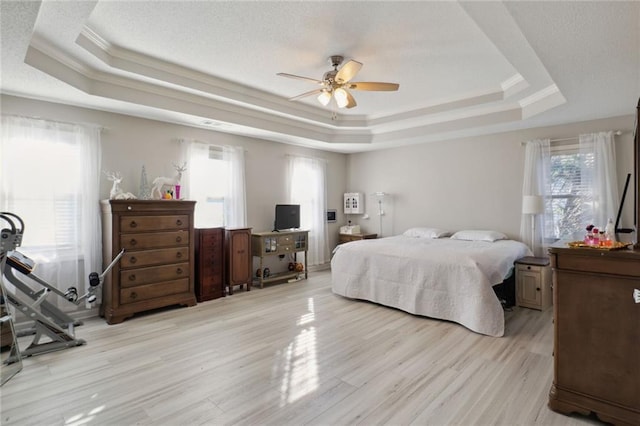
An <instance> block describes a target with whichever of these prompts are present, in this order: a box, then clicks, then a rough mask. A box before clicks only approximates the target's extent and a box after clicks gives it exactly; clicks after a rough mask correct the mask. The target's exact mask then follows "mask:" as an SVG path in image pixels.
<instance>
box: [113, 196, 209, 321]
mask: <svg viewBox="0 0 640 426" xmlns="http://www.w3.org/2000/svg"><path fill="white" fill-rule="evenodd" d="M194 206H195V201H178V200H104V201H101V209H102V230H103V231H102V233H103V235H102V241H103V263H104V265H107V264H109V263H110V262H111V259H113V258H114V257H115V256H116V255H117V254H118V253H119V252H120V250H121V249H123V248H124V249H125V254H124V256H123V257H122V258H121V259H120V262H118V263H116V265H115V266H114V267H113V269H112V270H111V272H110V273H109V274H107V277H106V279H105V281H104V283H103V300H102V305H101V308H100V313H101V315H103V316H104V317H105V319H106V320H107V322H108V323H109V324H117V323H120V322H122V321H124V320H125V319H126V318H128V317H131V316H133V315H134V314H135V313H138V312H142V311H147V310H150V309H156V308H161V307H165V306H170V305H187V306H193V305H195V304H196V298H195V293H194V282H195V280H194V236H193V233H194V231H193V209H194Z"/></svg>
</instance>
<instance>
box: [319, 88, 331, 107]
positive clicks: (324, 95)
mask: <svg viewBox="0 0 640 426" xmlns="http://www.w3.org/2000/svg"><path fill="white" fill-rule="evenodd" d="M318 101H319V102H320V103H321V104H322V105H324V106H327V105H329V102H331V93H329V92H328V91H327V90H323V91H322V92H320V94H319V95H318Z"/></svg>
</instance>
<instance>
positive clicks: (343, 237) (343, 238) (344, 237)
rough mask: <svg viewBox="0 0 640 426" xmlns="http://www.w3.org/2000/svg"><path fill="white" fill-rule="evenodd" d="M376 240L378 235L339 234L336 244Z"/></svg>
mask: <svg viewBox="0 0 640 426" xmlns="http://www.w3.org/2000/svg"><path fill="white" fill-rule="evenodd" d="M375 238H378V234H340V235H339V237H338V244H342V243H348V242H349V241H358V240H373V239H375Z"/></svg>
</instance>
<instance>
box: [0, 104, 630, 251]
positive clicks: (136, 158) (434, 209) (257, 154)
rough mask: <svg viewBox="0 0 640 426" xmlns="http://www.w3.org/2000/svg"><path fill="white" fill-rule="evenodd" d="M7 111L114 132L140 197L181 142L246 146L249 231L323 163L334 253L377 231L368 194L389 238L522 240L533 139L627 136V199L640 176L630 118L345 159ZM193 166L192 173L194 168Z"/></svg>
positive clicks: (78, 115)
mask: <svg viewBox="0 0 640 426" xmlns="http://www.w3.org/2000/svg"><path fill="white" fill-rule="evenodd" d="M0 101H1V104H2V113H4V114H19V115H25V116H37V117H42V118H46V119H52V120H60V121H70V122H91V123H96V124H100V125H102V126H104V127H106V128H107V130H106V131H105V132H104V133H103V134H102V143H103V157H102V168H103V170H114V171H120V172H121V173H122V174H123V176H124V180H123V189H124V190H125V191H130V192H133V193H137V192H138V186H139V180H140V172H141V167H142V165H143V164H144V165H145V167H146V169H147V175H148V178H149V179H150V180H153V179H154V178H155V177H157V176H164V175H173V172H174V170H173V168H172V166H171V163H172V161H179V160H180V159H179V152H180V148H179V145H178V143H177V142H176V140H177V139H180V138H193V139H198V140H202V141H211V142H214V143H217V144H228V145H239V146H243V147H244V148H245V149H246V150H247V152H246V171H247V176H246V182H247V207H248V212H247V216H248V223H249V225H250V226H251V227H253V228H254V230H256V231H263V230H270V229H271V228H272V226H273V214H274V213H273V210H274V205H275V204H276V203H279V202H284V201H286V184H285V183H286V182H285V179H286V155H287V154H302V155H309V156H315V157H319V158H324V159H326V160H327V163H328V195H327V196H328V206H327V207H328V208H330V209H331V208H333V209H336V210H337V212H338V217H337V219H338V220H337V223H333V224H329V237H330V247H333V246H334V245H335V243H336V242H337V234H338V227H339V226H340V225H344V224H346V222H347V219H351V220H352V221H353V222H354V223H359V224H360V225H361V226H362V228H363V231H366V232H379V230H378V224H379V222H378V218H379V217H378V215H377V211H378V208H377V204H376V202H375V200H374V199H373V197H372V196H371V194H372V193H373V192H376V191H384V192H387V193H389V194H391V196H392V198H391V199H390V200H389V202H387V203H385V205H384V210H385V213H386V215H385V216H384V217H383V235H385V236H387V235H391V234H398V233H401V232H403V231H404V230H406V229H407V228H409V227H412V226H434V227H442V228H449V229H453V230H455V229H462V228H476V229H496V230H500V231H502V232H505V233H506V234H507V235H509V236H510V237H512V238H518V235H519V232H520V218H521V214H520V208H521V203H522V197H521V194H522V178H523V176H522V173H523V172H522V168H523V164H524V147H523V146H522V144H521V142H523V141H526V140H529V139H533V138H543V137H550V138H566V137H575V136H577V135H578V134H579V133H585V132H595V131H601V130H623V131H625V133H624V134H623V135H622V136H620V137H616V140H617V158H618V179H619V186H620V191H622V186H623V185H624V178H625V177H626V174H627V173H633V159H632V157H633V144H632V142H633V135H632V130H633V126H634V122H635V118H634V116H633V115H629V116H623V117H615V118H610V119H603V120H594V121H588V122H583V123H574V124H570V125H563V126H553V127H545V128H537V129H528V130H521V131H514V132H508V133H502V134H496V135H490V136H478V137H473V138H464V139H459V140H449V141H443V142H431V143H425V144H422V145H414V146H407V147H400V148H396V149H388V150H382V151H375V152H368V153H360V154H352V155H343V154H337V153H330V152H325V151H320V150H313V149H307V148H302V147H297V146H292V145H285V144H280V143H275V142H270V141H265V140H259V139H252V138H247V137H241V136H235V135H230V134H226V133H219V132H215V131H212V130H207V129H198V128H192V127H187V126H182V125H177V124H171V123H163V122H159V121H153V120H147V119H142V118H137V117H131V116H126V115H121V114H114V113H108V112H102V111H96V110H91V109H86V108H78V107H72V106H65V105H60V104H54V103H47V102H40V101H34V100H30V99H24V98H19V97H12V96H2V97H0ZM187 167H188V165H187ZM109 189H110V182H108V181H107V180H106V179H105V180H103V182H102V186H101V189H100V193H101V198H108V194H109ZM346 191H359V192H363V193H364V194H365V197H366V198H365V208H366V210H367V212H368V213H369V215H370V219H369V220H362V216H359V215H351V216H350V217H349V218H347V217H346V216H345V215H344V214H343V212H342V194H343V193H344V192H346ZM632 204H633V194H632V193H631V192H630V193H629V194H628V195H627V201H626V203H625V212H624V216H623V221H622V225H623V226H626V227H630V226H632V222H633V213H632V212H633V210H632V207H633V206H632Z"/></svg>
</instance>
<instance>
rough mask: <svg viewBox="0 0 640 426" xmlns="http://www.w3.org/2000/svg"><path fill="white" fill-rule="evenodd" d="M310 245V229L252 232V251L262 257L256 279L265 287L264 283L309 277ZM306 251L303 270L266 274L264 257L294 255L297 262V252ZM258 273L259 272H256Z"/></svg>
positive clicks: (261, 286) (255, 255)
mask: <svg viewBox="0 0 640 426" xmlns="http://www.w3.org/2000/svg"><path fill="white" fill-rule="evenodd" d="M308 247H309V231H299V230H295V231H271V232H255V233H252V234H251V253H252V254H253V256H254V257H259V258H260V264H259V265H260V266H259V271H260V275H259V276H254V278H253V279H254V281H256V283H257V284H260V288H264V283H271V282H283V281H287V280H291V279H295V280H296V281H297V280H299V279H302V278H301V277H304V279H307V277H308V275H307V250H308ZM300 252H304V269H303V270H302V271H296V270H295V269H294V270H293V271H285V272H280V273H273V274H270V275H269V276H268V277H265V276H264V273H263V271H264V268H263V264H264V259H265V257H269V256H282V257H284V256H285V255H287V254H289V255H293V262H294V263H295V262H296V257H297V254H298V253H300ZM256 275H257V274H256Z"/></svg>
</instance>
